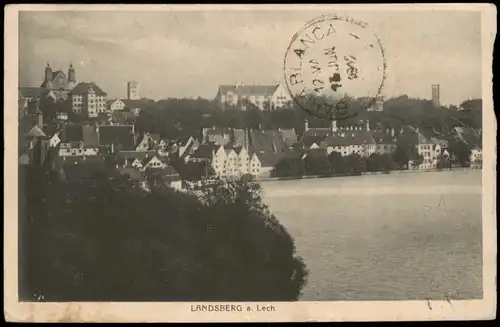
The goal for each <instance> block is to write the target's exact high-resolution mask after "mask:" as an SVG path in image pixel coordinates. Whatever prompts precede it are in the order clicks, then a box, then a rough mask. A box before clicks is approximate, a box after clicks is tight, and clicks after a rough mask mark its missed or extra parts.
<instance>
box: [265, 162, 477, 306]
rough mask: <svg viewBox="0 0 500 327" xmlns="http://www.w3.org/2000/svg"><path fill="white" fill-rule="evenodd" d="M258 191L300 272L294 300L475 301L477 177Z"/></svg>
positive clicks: (373, 178) (394, 178)
mask: <svg viewBox="0 0 500 327" xmlns="http://www.w3.org/2000/svg"><path fill="white" fill-rule="evenodd" d="M262 185H263V188H264V194H265V196H264V200H265V202H266V203H267V204H268V205H269V206H270V208H271V211H272V212H273V213H274V214H275V215H276V216H277V217H278V219H279V220H280V221H281V223H282V224H284V225H285V226H286V227H287V229H288V231H289V232H290V233H291V234H292V235H293V237H294V238H295V240H296V245H297V250H298V253H299V255H301V256H302V257H303V258H304V260H305V261H306V263H307V265H308V268H309V269H310V276H309V283H308V285H307V286H306V288H305V289H304V291H303V296H302V298H301V300H312V301H313V300H423V299H425V298H430V299H443V298H444V297H446V296H448V297H449V298H450V299H473V298H474V299H475V298H481V297H482V242H481V238H482V232H481V228H482V227H481V172H480V171H453V172H448V171H446V172H433V173H410V174H391V175H369V176H355V177H341V178H325V179H308V180H294V181H280V182H265V183H263V184H262Z"/></svg>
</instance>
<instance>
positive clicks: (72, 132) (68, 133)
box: [60, 124, 83, 142]
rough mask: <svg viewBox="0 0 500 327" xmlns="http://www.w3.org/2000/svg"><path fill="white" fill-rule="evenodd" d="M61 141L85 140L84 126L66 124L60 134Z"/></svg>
mask: <svg viewBox="0 0 500 327" xmlns="http://www.w3.org/2000/svg"><path fill="white" fill-rule="evenodd" d="M60 138H61V142H79V141H83V128H82V126H81V125H77V124H70V125H66V126H65V127H64V128H63V130H62V133H61V135H60Z"/></svg>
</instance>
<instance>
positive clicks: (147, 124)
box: [136, 96, 482, 138]
mask: <svg viewBox="0 0 500 327" xmlns="http://www.w3.org/2000/svg"><path fill="white" fill-rule="evenodd" d="M364 103H365V101H361V100H355V99H351V102H350V104H349V105H350V106H352V107H353V108H355V109H353V110H354V112H358V114H357V115H356V116H354V117H352V118H348V119H345V120H340V121H339V123H338V125H339V126H341V125H358V124H359V123H360V121H361V120H368V119H369V120H370V121H371V122H372V124H376V125H378V126H380V127H381V128H384V129H386V128H395V129H399V128H400V127H401V126H402V125H412V126H418V127H422V128H425V129H428V130H434V131H436V132H438V133H443V134H445V133H447V132H448V131H449V130H450V129H451V128H452V127H455V126H464V125H465V126H470V127H472V128H477V129H479V128H481V119H482V101H481V100H480V99H474V100H467V101H464V102H463V103H462V104H461V105H460V107H461V108H462V109H463V110H459V108H457V107H455V106H450V107H441V108H434V107H433V105H432V102H431V101H429V100H421V99H412V98H409V97H408V96H400V97H397V98H391V99H388V100H387V101H386V102H385V104H384V111H382V112H373V111H371V112H369V111H366V108H365V107H363V105H362V104H364ZM306 118H307V119H308V120H309V126H310V127H328V126H329V124H330V123H329V122H328V121H326V120H323V119H318V118H316V117H313V116H311V115H309V114H307V113H306V112H305V111H304V110H300V109H298V108H295V107H293V106H292V107H289V108H282V109H279V110H273V111H260V110H257V109H254V108H252V107H248V108H247V110H238V109H237V108H236V109H231V110H222V109H220V108H219V107H218V106H217V104H216V103H215V102H214V101H209V100H206V99H201V98H198V99H168V100H161V101H158V102H157V103H156V104H153V105H151V107H149V108H147V109H146V110H144V111H143V112H142V113H141V114H140V116H139V118H138V120H137V122H136V128H137V130H138V131H140V132H142V131H149V132H154V133H160V134H161V135H162V136H163V137H165V138H179V137H184V136H189V135H197V136H199V135H200V131H201V129H202V128H203V127H211V126H217V127H233V128H244V127H249V128H254V129H256V128H259V127H261V128H264V129H272V128H295V130H296V131H297V132H298V133H302V132H303V130H304V120H305V119H306Z"/></svg>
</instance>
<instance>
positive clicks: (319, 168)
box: [304, 155, 332, 176]
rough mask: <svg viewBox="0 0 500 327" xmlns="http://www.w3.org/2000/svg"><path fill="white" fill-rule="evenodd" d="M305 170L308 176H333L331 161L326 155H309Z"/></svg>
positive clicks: (306, 159)
mask: <svg viewBox="0 0 500 327" xmlns="http://www.w3.org/2000/svg"><path fill="white" fill-rule="evenodd" d="M304 168H305V172H306V175H309V176H329V175H331V174H332V168H331V165H330V161H329V160H328V157H327V156H326V155H324V156H316V155H308V156H307V157H306V158H305V159H304Z"/></svg>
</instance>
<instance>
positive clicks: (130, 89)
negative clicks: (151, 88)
mask: <svg viewBox="0 0 500 327" xmlns="http://www.w3.org/2000/svg"><path fill="white" fill-rule="evenodd" d="M139 99H140V97H139V83H137V82H136V81H129V82H127V100H139Z"/></svg>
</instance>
